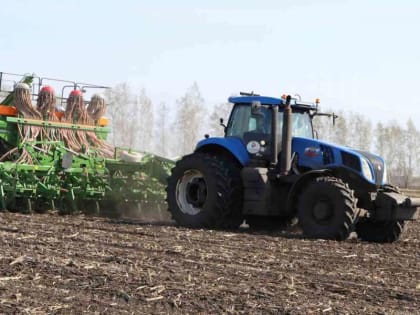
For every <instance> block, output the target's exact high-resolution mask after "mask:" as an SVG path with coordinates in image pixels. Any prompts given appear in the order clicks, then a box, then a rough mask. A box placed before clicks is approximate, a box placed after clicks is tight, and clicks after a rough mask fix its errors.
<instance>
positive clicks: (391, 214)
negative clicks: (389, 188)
mask: <svg viewBox="0 0 420 315" xmlns="http://www.w3.org/2000/svg"><path fill="white" fill-rule="evenodd" d="M374 203H375V211H374V213H373V217H374V219H375V220H377V221H391V220H392V221H396V220H417V219H418V217H419V212H420V211H419V209H420V198H410V197H407V196H404V195H403V194H400V193H397V192H383V191H380V192H378V194H377V196H376V198H375V202H374Z"/></svg>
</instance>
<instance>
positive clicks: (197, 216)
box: [167, 153, 243, 228]
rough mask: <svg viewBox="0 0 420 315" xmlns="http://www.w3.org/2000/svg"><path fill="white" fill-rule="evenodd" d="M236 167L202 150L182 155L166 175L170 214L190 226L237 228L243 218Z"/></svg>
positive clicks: (183, 224)
mask: <svg viewBox="0 0 420 315" xmlns="http://www.w3.org/2000/svg"><path fill="white" fill-rule="evenodd" d="M239 173H240V172H239V169H237V167H236V166H235V165H234V164H233V163H232V162H231V161H229V160H226V159H218V158H217V157H215V156H212V155H210V154H206V153H193V154H191V155H187V156H184V157H183V158H182V159H181V160H180V161H178V162H177V163H176V165H175V167H174V168H173V169H172V174H171V176H170V177H169V178H168V187H167V202H168V210H169V212H170V213H171V215H172V218H173V219H174V220H175V221H176V222H177V223H178V224H179V225H181V226H186V227H192V228H237V227H238V226H239V225H240V224H241V223H242V221H243V218H242V215H241V211H242V207H241V205H242V185H241V180H240V177H239Z"/></svg>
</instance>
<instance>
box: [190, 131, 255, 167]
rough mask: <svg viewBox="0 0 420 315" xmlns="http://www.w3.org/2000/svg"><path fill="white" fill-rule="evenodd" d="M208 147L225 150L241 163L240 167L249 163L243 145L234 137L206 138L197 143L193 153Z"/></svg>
mask: <svg viewBox="0 0 420 315" xmlns="http://www.w3.org/2000/svg"><path fill="white" fill-rule="evenodd" d="M208 145H218V146H220V147H222V148H224V149H226V150H228V151H229V152H230V153H232V155H233V156H234V157H235V158H236V159H237V160H238V162H239V163H241V165H242V166H245V165H247V164H248V162H249V158H250V156H249V154H248V152H247V150H246V147H245V144H244V143H243V142H242V140H241V139H239V138H236V137H226V138H218V137H214V138H208V139H204V140H201V141H199V142H198V143H197V146H196V148H195V151H197V150H199V149H201V148H204V147H205V146H208Z"/></svg>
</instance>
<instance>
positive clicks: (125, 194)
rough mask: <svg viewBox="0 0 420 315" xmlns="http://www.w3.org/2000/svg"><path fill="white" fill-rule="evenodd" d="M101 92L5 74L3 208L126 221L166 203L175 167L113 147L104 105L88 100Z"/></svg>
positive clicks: (0, 162)
mask: <svg viewBox="0 0 420 315" xmlns="http://www.w3.org/2000/svg"><path fill="white" fill-rule="evenodd" d="M46 81H48V83H52V84H57V82H58V83H60V84H61V86H63V87H62V89H61V93H62V94H61V96H56V95H55V92H54V90H55V89H56V88H57V85H54V86H49V85H48V86H46V85H45V82H46ZM8 84H9V85H8ZM66 88H70V89H71V92H70V96H69V97H68V98H67V99H64V97H63V95H64V92H65V90H66ZM98 88H105V87H101V86H96V85H91V84H82V83H75V82H69V81H63V80H53V79H45V78H39V77H35V76H33V75H25V76H18V75H14V74H8V73H1V72H0V93H1V94H0V104H1V105H0V208H1V209H3V210H6V209H7V210H10V211H21V212H30V211H40V212H42V211H47V210H50V209H57V210H58V211H59V212H60V213H73V212H77V211H83V212H86V213H93V214H94V213H96V214H104V215H110V216H118V215H120V214H121V209H123V208H124V207H131V208H132V207H133V206H134V207H136V208H138V209H142V208H143V209H144V207H151V208H154V207H159V206H160V204H163V203H164V195H165V190H164V187H165V184H166V177H167V176H168V172H169V170H170V168H171V167H172V161H170V160H167V159H164V158H161V157H158V156H155V155H152V154H144V153H143V154H140V153H135V152H132V151H131V150H129V149H125V150H123V149H121V148H116V147H112V146H111V145H109V144H108V143H106V138H107V136H108V134H109V132H110V128H109V127H108V126H107V124H108V121H107V119H106V118H103V117H102V114H103V113H104V112H105V108H104V104H105V103H104V101H103V99H102V98H101V97H99V96H98V95H97V94H95V95H93V96H92V98H91V100H90V101H89V102H87V101H85V100H84V99H83V97H84V96H86V94H88V92H86V91H89V89H98ZM95 106H96V107H95Z"/></svg>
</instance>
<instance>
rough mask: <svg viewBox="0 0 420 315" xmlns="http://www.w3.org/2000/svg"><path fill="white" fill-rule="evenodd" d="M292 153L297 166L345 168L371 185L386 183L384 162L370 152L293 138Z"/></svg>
mask: <svg viewBox="0 0 420 315" xmlns="http://www.w3.org/2000/svg"><path fill="white" fill-rule="evenodd" d="M292 151H293V152H295V153H296V154H297V155H298V165H299V166H301V167H307V168H310V169H320V168H329V169H334V168H342V167H344V168H347V169H349V170H351V171H353V172H356V173H358V174H359V175H360V176H362V177H363V178H364V179H365V180H367V181H368V182H369V183H371V184H375V185H378V186H379V185H383V184H385V183H386V177H387V175H386V165H385V161H384V160H383V159H382V158H381V157H380V156H377V155H374V154H372V153H370V152H365V151H359V150H355V149H352V148H348V147H344V146H339V145H336V144H332V143H328V142H324V141H319V140H316V139H308V138H299V137H294V138H293V140H292Z"/></svg>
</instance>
